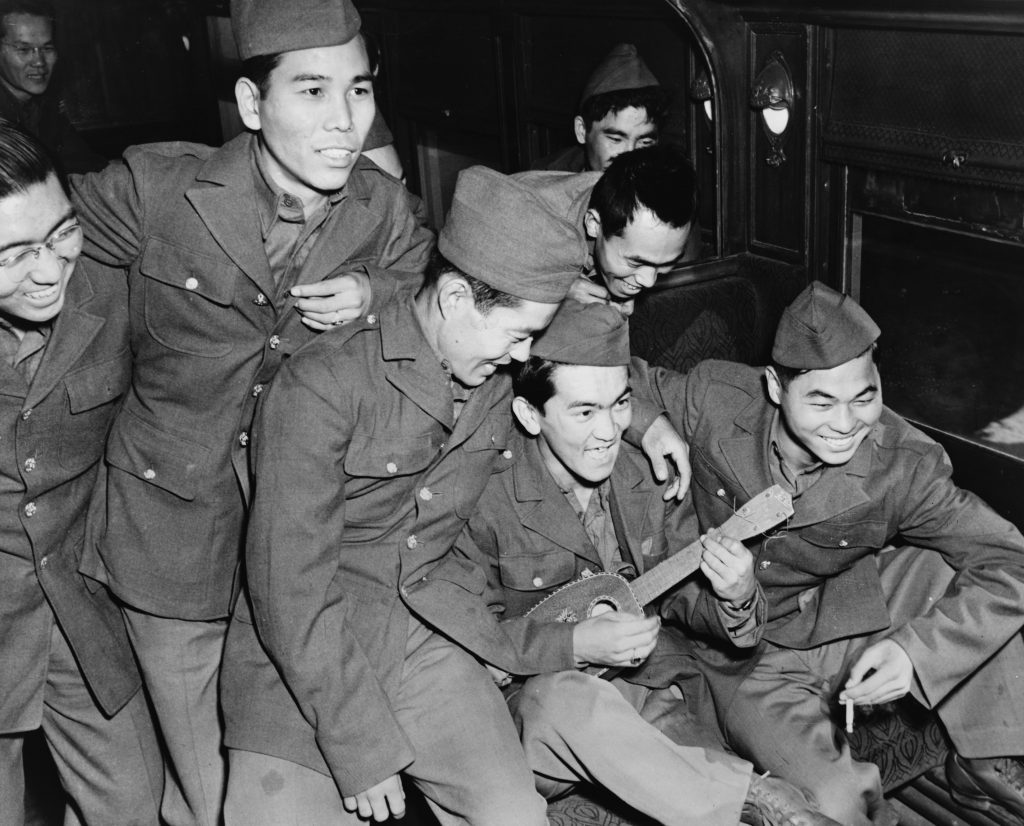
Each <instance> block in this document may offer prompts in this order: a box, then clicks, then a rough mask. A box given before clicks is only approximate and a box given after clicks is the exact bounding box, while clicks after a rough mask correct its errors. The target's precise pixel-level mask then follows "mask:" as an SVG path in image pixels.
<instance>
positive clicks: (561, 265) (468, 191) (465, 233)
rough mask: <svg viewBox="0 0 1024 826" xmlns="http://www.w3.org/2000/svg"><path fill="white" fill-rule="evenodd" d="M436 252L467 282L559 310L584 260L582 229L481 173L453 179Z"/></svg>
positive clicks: (503, 180)
mask: <svg viewBox="0 0 1024 826" xmlns="http://www.w3.org/2000/svg"><path fill="white" fill-rule="evenodd" d="M437 248H438V250H439V251H440V252H441V254H442V255H443V256H444V257H445V258H447V259H448V260H449V261H451V263H452V264H454V265H455V266H456V267H458V268H459V269H460V270H462V271H463V272H464V273H466V274H467V275H471V276H473V277H474V278H477V279H479V280H480V281H483V282H484V283H485V284H488V285H490V286H491V287H494V289H496V290H500V291H501V292H503V293H508V294H509V295H513V296H515V297H517V298H521V299H523V300H524V301H538V302H540V303H542V304H558V303H560V302H561V300H562V299H563V298H565V296H566V295H567V294H568V292H569V287H570V286H572V282H573V281H575V280H576V278H578V277H579V275H580V273H581V272H582V271H583V267H584V265H585V263H586V259H587V243H586V239H585V238H584V235H583V228H582V227H578V226H575V225H574V224H571V223H570V222H569V221H567V220H566V219H565V218H563V217H561V216H559V215H557V214H555V213H554V212H553V211H552V210H551V208H550V207H549V206H548V205H547V204H546V203H545V202H544V201H543V200H542V199H541V198H540V197H538V196H537V194H536V193H535V192H533V191H532V190H531V189H530V188H529V187H526V186H524V185H523V184H521V183H519V182H518V181H516V180H515V179H513V178H511V177H509V176H508V175H503V174H502V173H500V172H496V171H495V170H493V169H489V168H487V167H486V166H471V167H469V168H468V169H463V170H462V171H461V172H460V173H459V178H458V180H457V181H456V184H455V195H454V196H453V198H452V206H451V209H450V210H449V211H448V219H447V220H446V221H445V224H444V228H443V229H442V230H441V232H440V234H439V235H438V239H437Z"/></svg>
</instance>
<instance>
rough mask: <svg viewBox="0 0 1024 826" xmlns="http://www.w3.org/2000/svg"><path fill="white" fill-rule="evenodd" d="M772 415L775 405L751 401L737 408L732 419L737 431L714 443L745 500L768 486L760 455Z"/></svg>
mask: <svg viewBox="0 0 1024 826" xmlns="http://www.w3.org/2000/svg"><path fill="white" fill-rule="evenodd" d="M774 415H775V408H774V407H773V406H772V405H770V404H766V403H763V402H762V401H761V400H755V401H753V402H751V403H750V404H749V405H747V407H746V408H744V409H743V410H742V411H740V414H739V415H738V416H737V417H736V419H735V420H734V424H735V425H736V429H737V430H738V431H739V433H738V434H737V435H735V436H730V437H728V438H722V439H720V440H719V442H718V448H719V450H721V452H722V456H723V457H724V458H725V461H726V463H727V464H728V465H729V469H730V470H731V471H732V473H733V478H734V479H735V481H736V482H737V483H738V484H739V486H740V487H741V488H742V489H743V492H744V493H745V494H746V499H750V498H751V497H753V496H756V495H757V494H758V493H760V492H761V491H762V490H764V489H765V488H767V487H771V484H772V481H771V475H770V474H769V472H768V467H767V465H766V463H765V460H764V456H765V449H766V448H765V445H767V444H768V434H769V432H770V431H771V423H772V417H773V416H774ZM746 499H745V500H744V501H746ZM742 504H743V502H737V503H736V505H737V507H738V506H740V505H742Z"/></svg>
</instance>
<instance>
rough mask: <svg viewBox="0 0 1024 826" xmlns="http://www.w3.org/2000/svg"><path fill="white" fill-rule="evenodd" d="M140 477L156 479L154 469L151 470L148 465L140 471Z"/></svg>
mask: <svg viewBox="0 0 1024 826" xmlns="http://www.w3.org/2000/svg"><path fill="white" fill-rule="evenodd" d="M142 478H143V479H156V471H155V470H153V468H151V467H148V468H146V469H145V470H144V471H142Z"/></svg>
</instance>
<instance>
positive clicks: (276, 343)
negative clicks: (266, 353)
mask: <svg viewBox="0 0 1024 826" xmlns="http://www.w3.org/2000/svg"><path fill="white" fill-rule="evenodd" d="M280 346H281V336H271V337H270V349H271V350H276V349H277V348H278V347H280Z"/></svg>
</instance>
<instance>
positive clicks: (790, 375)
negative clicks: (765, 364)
mask: <svg viewBox="0 0 1024 826" xmlns="http://www.w3.org/2000/svg"><path fill="white" fill-rule="evenodd" d="M868 350H870V351H871V361H873V362H874V363H875V366H876V367H877V366H878V365H879V363H880V362H881V355H880V354H879V352H878V342H877V341H873V342H872V343H871V344H869V345H868V346H867V347H865V348H864V349H863V350H861V351H860V352H859V353H857V355H855V356H854V357H853V358H854V359H859V358H860V357H861V356H863V355H864V354H865V353H866V352H868ZM852 360H853V359H851V361H852ZM771 366H772V369H773V370H774V371H775V375H776V376H778V377H779V384H781V385H782V389H783V390H788V389H789V385H790V383H791V382H792V381H793V379H795V378H796V377H797V376H802V375H803V374H804V373H810V372H811V371H810V370H807V369H801V368H796V367H785V366H783V365H781V364H779V363H778V362H777V361H775V360H774V359H773V360H772V362H771Z"/></svg>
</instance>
